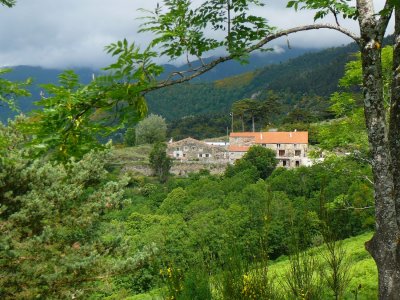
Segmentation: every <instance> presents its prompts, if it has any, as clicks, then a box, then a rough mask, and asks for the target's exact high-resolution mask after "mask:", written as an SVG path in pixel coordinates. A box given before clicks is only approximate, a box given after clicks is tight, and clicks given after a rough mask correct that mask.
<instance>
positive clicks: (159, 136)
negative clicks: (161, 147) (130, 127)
mask: <svg viewBox="0 0 400 300" xmlns="http://www.w3.org/2000/svg"><path fill="white" fill-rule="evenodd" d="M166 135H167V124H166V122H165V119H164V118H163V117H161V116H158V115H154V114H151V115H149V116H148V117H147V118H145V119H144V120H142V121H140V122H139V123H138V124H137V126H136V144H137V145H141V144H154V143H157V142H165V139H166Z"/></svg>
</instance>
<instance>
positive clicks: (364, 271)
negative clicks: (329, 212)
mask: <svg viewBox="0 0 400 300" xmlns="http://www.w3.org/2000/svg"><path fill="white" fill-rule="evenodd" d="M371 237H372V233H365V234H362V235H359V236H356V237H352V238H349V239H346V240H344V241H343V246H344V248H345V251H346V254H347V256H348V259H349V260H350V262H351V270H350V272H351V275H350V276H351V281H350V284H349V288H348V291H347V293H346V297H345V299H355V297H354V294H353V293H352V291H354V290H355V289H356V287H358V286H359V285H360V284H361V289H360V291H359V292H358V298H357V299H358V300H361V299H365V300H369V299H376V298H377V286H378V273H377V269H376V266H375V262H374V261H373V259H372V257H371V256H370V255H369V253H368V252H367V251H366V250H365V247H364V243H365V242H366V241H368V240H369V239H370V238H371ZM310 252H311V254H315V255H316V258H317V259H318V260H321V259H322V255H321V248H314V249H312V250H310ZM288 267H289V260H288V259H287V258H281V259H278V261H276V262H273V263H272V265H271V267H270V272H271V273H272V274H274V275H275V276H277V277H279V278H280V279H282V277H283V276H284V275H285V273H286V270H287V269H288ZM332 299H333V298H332Z"/></svg>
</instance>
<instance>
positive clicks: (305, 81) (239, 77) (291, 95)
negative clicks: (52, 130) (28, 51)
mask: <svg viewBox="0 0 400 300" xmlns="http://www.w3.org/2000/svg"><path fill="white" fill-rule="evenodd" d="M304 51H306V50H304V49H303V50H301V49H297V50H296V49H292V50H286V51H285V52H284V53H267V54H266V55H253V56H251V57H250V64H249V65H245V66H242V65H240V64H239V63H238V62H236V61H229V62H226V63H224V64H221V65H219V66H217V67H216V68H215V69H214V70H211V71H210V72H208V73H206V74H204V75H203V76H202V78H201V79H197V80H194V81H193V82H191V83H186V84H181V85H177V86H172V87H169V88H165V89H162V90H158V91H154V92H152V93H149V94H147V95H146V98H147V101H148V105H149V109H150V111H151V112H153V113H157V114H160V115H163V116H164V117H166V118H167V119H168V120H176V119H179V118H182V117H184V116H189V115H198V114H210V113H226V112H228V111H229V110H230V107H231V104H232V103H233V102H234V101H236V100H239V99H242V98H245V97H251V96H252V95H255V94H262V93H263V92H265V91H267V90H274V91H275V92H277V93H280V94H284V96H282V97H283V98H285V99H283V100H282V102H284V103H285V105H286V106H296V105H297V104H298V105H301V99H302V96H303V95H317V96H328V95H329V94H330V93H332V92H333V91H334V90H335V89H336V87H337V82H338V79H339V78H340V77H341V76H342V75H343V70H344V64H345V63H346V62H347V61H348V60H349V59H351V55H350V54H351V53H353V52H355V51H356V46H355V45H353V44H351V45H348V46H345V47H336V48H330V49H326V50H323V51H319V52H309V53H306V54H304ZM299 54H302V55H300V56H298V57H296V58H291V57H293V56H296V55H299ZM272 62H275V64H271V63H272ZM263 66H264V67H263ZM165 69H166V72H170V71H176V70H180V68H179V67H174V66H172V65H166V66H165ZM245 71H248V72H246V73H244V72H245ZM76 72H77V73H78V74H79V75H80V77H81V80H82V82H83V83H86V82H89V81H90V80H91V77H92V74H93V73H96V72H98V71H94V70H90V69H77V70H76ZM59 73H61V70H47V69H42V68H38V67H23V66H21V67H16V68H14V71H13V72H12V73H11V74H9V75H8V78H9V79H12V80H23V79H26V78H27V77H32V78H33V79H34V82H35V84H40V83H49V82H56V81H57V75H58V74H59ZM232 75H234V76H233V77H232ZM215 79H216V80H215ZM31 92H32V97H31V98H27V99H22V100H21V101H20V107H21V110H22V111H24V112H26V111H29V110H32V109H33V108H34V105H33V103H32V102H33V101H36V100H38V99H39V94H40V88H39V87H38V86H37V85H33V86H32V87H31ZM308 106H310V101H308ZM311 106H312V104H311ZM325 106H327V105H325ZM320 107H322V109H324V105H320ZM10 114H11V113H10V112H9V111H7V110H4V108H3V107H1V108H0V120H3V121H4V120H6V119H7V117H9V116H10Z"/></svg>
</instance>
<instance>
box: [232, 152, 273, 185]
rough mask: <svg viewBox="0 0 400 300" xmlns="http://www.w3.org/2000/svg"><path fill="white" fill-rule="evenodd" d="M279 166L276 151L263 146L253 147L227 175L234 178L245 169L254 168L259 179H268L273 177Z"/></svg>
mask: <svg viewBox="0 0 400 300" xmlns="http://www.w3.org/2000/svg"><path fill="white" fill-rule="evenodd" d="M277 164H278V160H277V159H276V153H275V152H274V151H272V150H271V149H267V148H265V147H262V146H252V147H250V149H249V150H248V151H247V152H246V154H245V155H244V156H243V157H242V158H241V159H239V160H237V161H236V162H235V165H234V166H233V168H232V167H231V168H228V169H227V171H226V172H227V173H226V174H228V175H229V176H232V175H233V174H237V173H238V172H241V171H243V170H245V169H248V168H251V167H254V168H255V169H256V170H257V172H258V174H259V177H260V178H262V179H266V178H267V177H268V176H270V175H271V173H272V171H273V170H274V169H275V168H276V165H277Z"/></svg>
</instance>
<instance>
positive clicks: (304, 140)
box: [228, 131, 311, 168]
mask: <svg viewBox="0 0 400 300" xmlns="http://www.w3.org/2000/svg"><path fill="white" fill-rule="evenodd" d="M253 145H260V146H262V147H266V148H269V149H271V150H273V151H275V152H276V158H277V159H278V160H279V163H278V166H281V167H287V168H293V167H299V166H309V165H310V164H311V162H310V160H309V159H308V157H307V152H308V132H307V131H293V132H232V133H231V134H230V136H229V148H228V151H229V162H230V163H234V162H235V160H237V159H240V158H242V156H243V155H244V154H245V153H246V152H247V150H249V148H250V147H251V146H253Z"/></svg>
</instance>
